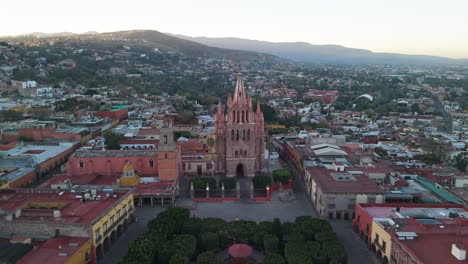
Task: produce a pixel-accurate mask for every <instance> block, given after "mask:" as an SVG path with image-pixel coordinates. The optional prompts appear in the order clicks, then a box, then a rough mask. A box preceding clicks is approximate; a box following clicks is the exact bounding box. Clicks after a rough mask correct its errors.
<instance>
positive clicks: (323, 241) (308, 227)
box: [121, 207, 346, 264]
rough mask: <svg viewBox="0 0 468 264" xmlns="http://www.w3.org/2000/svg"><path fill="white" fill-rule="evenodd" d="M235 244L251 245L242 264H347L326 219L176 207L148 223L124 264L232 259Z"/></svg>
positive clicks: (201, 263)
mask: <svg viewBox="0 0 468 264" xmlns="http://www.w3.org/2000/svg"><path fill="white" fill-rule="evenodd" d="M234 244H237V245H238V244H247V245H249V246H250V247H251V249H252V254H251V256H249V257H248V258H247V259H246V261H245V262H243V263H265V264H282V263H284V264H285V263H290V264H305V263H314V264H315V263H323V264H325V263H346V253H345V250H344V248H343V246H342V244H341V243H340V241H339V240H338V239H337V237H336V234H335V233H334V232H333V231H332V227H331V226H330V224H329V223H328V221H326V220H322V219H315V218H312V217H310V216H300V217H297V218H296V219H295V221H294V222H293V223H289V222H285V223H281V222H280V221H279V220H278V219H274V221H266V222H260V223H257V222H254V221H244V220H236V221H232V222H226V221H224V220H223V219H220V218H198V217H190V211H189V210H188V209H185V208H176V207H173V208H169V209H167V210H165V211H164V212H162V213H160V214H159V215H158V216H157V217H156V218H155V219H153V220H151V221H150V222H149V223H148V231H147V232H146V233H145V234H144V235H143V236H142V237H140V238H139V239H137V240H135V241H132V242H131V243H130V244H129V247H128V253H127V255H126V256H125V257H124V258H123V260H122V261H121V263H125V264H130V263H135V264H137V263H138V264H144V263H161V264H188V263H197V264H217V263H233V260H234V259H233V258H232V256H229V254H228V253H227V251H228V249H229V248H230V247H231V246H232V245H234ZM231 248H232V247H231Z"/></svg>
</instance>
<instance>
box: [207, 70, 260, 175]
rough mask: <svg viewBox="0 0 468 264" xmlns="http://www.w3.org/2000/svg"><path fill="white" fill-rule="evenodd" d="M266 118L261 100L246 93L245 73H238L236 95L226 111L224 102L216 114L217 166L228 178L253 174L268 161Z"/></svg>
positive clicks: (215, 161) (215, 149)
mask: <svg viewBox="0 0 468 264" xmlns="http://www.w3.org/2000/svg"><path fill="white" fill-rule="evenodd" d="M263 134H264V119H263V113H262V112H261V110H260V102H257V107H256V111H255V112H254V111H253V107H252V97H251V96H250V95H247V94H246V91H245V88H244V81H243V79H242V74H241V73H239V74H238V75H237V83H236V88H235V91H234V96H233V97H231V95H229V97H228V101H227V105H226V113H224V111H223V108H222V106H221V103H219V104H218V109H217V112H216V115H215V131H214V138H215V146H214V153H213V162H214V169H215V171H216V173H217V174H225V175H226V176H227V177H236V176H237V177H242V176H247V177H253V176H255V173H256V172H257V171H261V170H262V168H263V162H264V154H263V153H264V142H263Z"/></svg>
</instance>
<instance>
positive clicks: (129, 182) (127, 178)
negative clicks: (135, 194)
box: [119, 162, 140, 187]
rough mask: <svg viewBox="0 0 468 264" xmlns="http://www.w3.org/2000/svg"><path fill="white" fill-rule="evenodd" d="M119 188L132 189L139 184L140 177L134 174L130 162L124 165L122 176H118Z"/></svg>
mask: <svg viewBox="0 0 468 264" xmlns="http://www.w3.org/2000/svg"><path fill="white" fill-rule="evenodd" d="M119 180H120V186H122V187H133V186H137V185H138V183H139V182H140V176H138V174H136V173H135V168H133V165H132V164H131V163H130V162H127V164H125V165H124V168H123V173H122V176H120V179H119Z"/></svg>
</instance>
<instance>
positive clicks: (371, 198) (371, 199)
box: [367, 197, 375, 203]
mask: <svg viewBox="0 0 468 264" xmlns="http://www.w3.org/2000/svg"><path fill="white" fill-rule="evenodd" d="M367 203H375V197H367Z"/></svg>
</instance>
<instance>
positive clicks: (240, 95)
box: [233, 72, 247, 105]
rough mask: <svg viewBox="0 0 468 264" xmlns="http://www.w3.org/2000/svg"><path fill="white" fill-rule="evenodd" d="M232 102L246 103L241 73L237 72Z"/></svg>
mask: <svg viewBox="0 0 468 264" xmlns="http://www.w3.org/2000/svg"><path fill="white" fill-rule="evenodd" d="M233 103H234V104H238V105H243V104H245V103H247V98H246V96H245V88H244V80H243V79H242V73H240V72H239V73H238V74H237V83H236V90H235V92H234V100H233Z"/></svg>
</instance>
